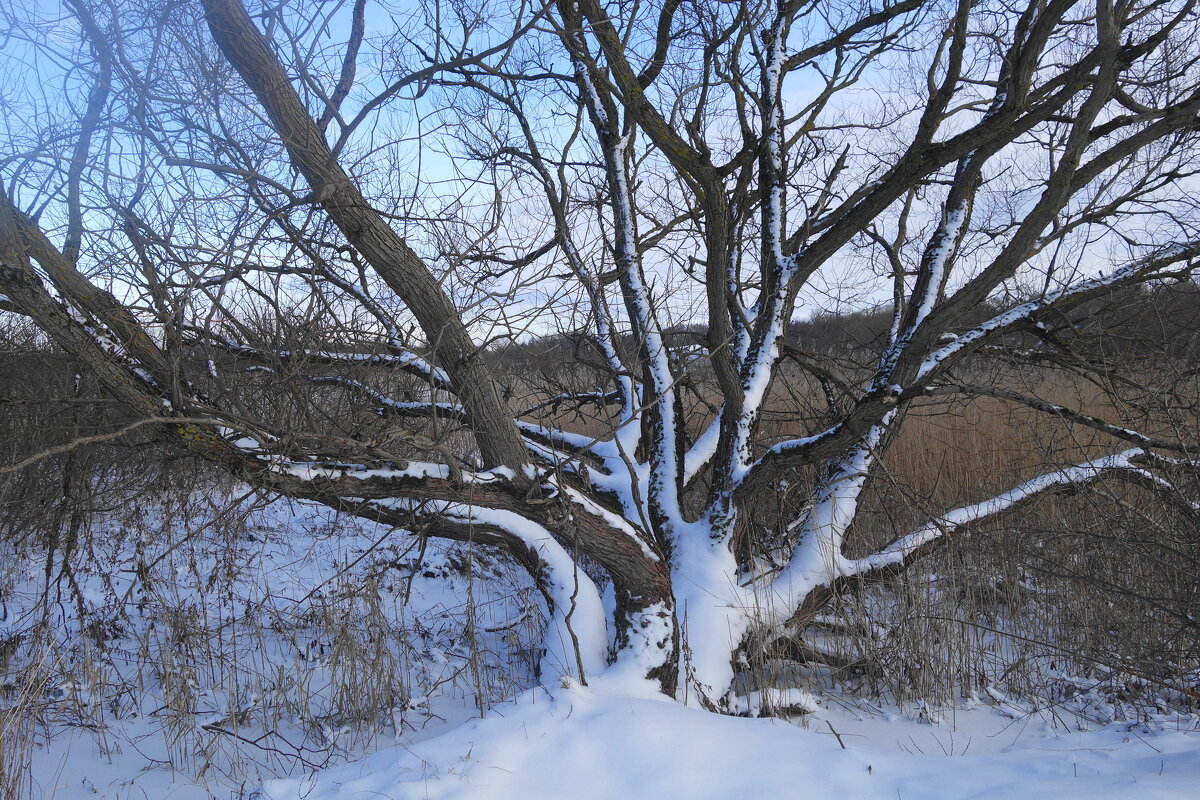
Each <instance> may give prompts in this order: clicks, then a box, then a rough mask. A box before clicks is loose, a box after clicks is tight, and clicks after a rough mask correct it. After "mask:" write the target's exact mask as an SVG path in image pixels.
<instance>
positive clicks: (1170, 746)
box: [262, 681, 1200, 800]
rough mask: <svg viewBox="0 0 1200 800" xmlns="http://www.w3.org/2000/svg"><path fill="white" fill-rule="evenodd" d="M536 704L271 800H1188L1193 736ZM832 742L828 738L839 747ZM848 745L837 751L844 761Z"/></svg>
mask: <svg viewBox="0 0 1200 800" xmlns="http://www.w3.org/2000/svg"><path fill="white" fill-rule="evenodd" d="M552 691H553V693H551V692H550V691H546V690H541V689H539V690H534V691H531V692H528V693H526V694H524V695H522V696H521V697H520V698H518V699H516V700H514V701H512V702H509V703H506V704H504V705H502V706H499V707H497V708H496V709H494V710H493V712H492V713H491V714H489V715H488V717H487V718H486V719H483V720H476V721H473V722H470V723H468V724H466V725H462V726H459V727H456V728H454V729H452V730H450V731H449V732H447V733H445V734H443V735H441V736H438V737H436V738H433V739H429V740H426V741H422V742H417V743H412V744H405V745H400V746H396V747H391V748H386V749H384V750H382V751H380V752H378V753H375V754H374V755H371V756H369V757H367V758H365V759H362V760H360V761H356V762H353V763H350V764H345V765H343V766H340V767H336V768H333V769H330V770H326V771H324V772H322V773H320V774H318V775H315V776H312V777H310V778H304V779H299V780H284V781H272V782H270V783H268V784H267V785H266V786H265V787H264V788H263V793H262V796H263V797H264V798H269V800H300V798H307V800H335V798H336V800H368V798H371V800H380V799H381V798H444V799H447V800H448V799H449V798H463V799H465V798H487V800H509V798H511V800H531V799H532V798H545V799H546V800H550V799H551V798H566V797H569V798H574V799H575V800H592V798H595V800H607V799H608V798H616V797H637V798H679V799H680V800H684V799H685V798H688V799H690V800H697V799H700V798H712V800H719V799H722V798H725V799H727V798H793V797H795V798H799V797H813V798H822V797H830V798H876V797H877V798H967V797H979V798H1022V799H1025V798H1039V797H1054V798H1074V797H1078V798H1100V797H1111V798H1170V797H1178V798H1195V797H1197V795H1198V793H1200V734H1196V733H1193V734H1186V733H1182V732H1175V731H1164V730H1157V731H1154V732H1150V731H1148V730H1147V729H1146V728H1144V727H1139V726H1134V727H1130V726H1128V725H1109V726H1106V727H1104V728H1102V729H1100V730H1093V731H1087V732H1083V731H1079V730H1065V729H1063V728H1062V727H1058V728H1057V729H1056V728H1055V726H1054V725H1052V724H1050V722H1049V719H1050V718H1048V717H1045V716H1042V715H1040V714H1038V715H1032V716H1030V717H1027V718H1024V719H1019V720H1014V719H1012V718H1009V717H1007V716H1005V715H1003V714H1002V713H1000V712H998V711H996V710H995V709H992V708H990V707H986V706H976V707H973V708H968V709H962V710H959V711H957V712H955V713H954V714H953V715H952V716H951V717H948V718H947V719H944V720H943V721H942V722H940V723H939V724H936V725H934V724H928V723H921V722H918V721H915V720H913V719H911V718H906V717H902V716H896V715H887V714H881V713H878V712H875V711H870V710H869V709H866V708H865V707H862V706H860V707H858V708H855V707H854V706H853V705H848V704H835V705H833V706H821V707H818V708H817V710H816V711H815V712H814V713H812V714H810V715H808V716H807V720H806V722H807V726H808V728H807V729H803V728H801V727H799V726H797V725H795V724H789V723H787V722H781V721H778V720H771V719H744V718H737V717H724V716H718V715H715V714H709V713H706V712H703V711H698V710H695V709H690V708H686V707H684V706H681V705H679V704H676V703H674V702H670V701H667V700H664V699H663V698H661V697H660V696H656V695H655V694H654V692H653V689H652V687H648V686H637V685H630V684H628V683H622V684H619V685H609V684H606V683H605V682H603V681H600V682H598V683H595V684H594V685H592V686H588V687H582V686H571V687H567V688H563V689H561V690H552ZM835 732H836V733H835ZM843 745H844V747H843Z"/></svg>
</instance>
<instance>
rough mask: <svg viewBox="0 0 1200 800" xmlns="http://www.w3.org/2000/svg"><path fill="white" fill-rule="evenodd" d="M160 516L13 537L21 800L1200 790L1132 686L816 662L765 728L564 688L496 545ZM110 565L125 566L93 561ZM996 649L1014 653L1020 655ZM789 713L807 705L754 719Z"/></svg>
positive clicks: (6, 649) (1185, 714)
mask: <svg viewBox="0 0 1200 800" xmlns="http://www.w3.org/2000/svg"><path fill="white" fill-rule="evenodd" d="M198 497H203V498H204V501H203V502H199V501H198V500H197V498H198ZM144 509H145V506H142V507H141V510H138V508H137V507H136V506H132V505H131V506H127V507H125V508H122V509H114V510H112V511H110V512H108V513H106V514H104V515H102V518H101V519H99V520H98V521H94V523H93V527H92V528H91V529H90V531H89V532H88V533H89V535H88V536H87V537H86V538H84V539H81V542H82V541H86V547H87V548H88V549H89V552H88V553H87V554H86V556H87V557H86V558H85V557H79V556H76V557H75V559H74V562H75V565H74V566H73V567H68V569H66V570H63V566H62V563H61V562H59V561H54V562H51V563H47V562H46V561H45V559H44V557H42V558H36V557H34V553H35V552H36V550H33V549H30V548H27V547H22V545H21V544H20V543H14V542H11V541H6V542H4V544H3V547H4V548H5V553H4V555H3V563H4V565H5V568H4V573H3V578H2V580H3V583H2V584H0V592H2V598H3V609H2V610H3V628H2V630H0V643H2V645H3V649H2V650H0V655H2V657H3V659H4V661H3V667H4V668H5V684H4V687H3V688H4V695H3V700H2V705H0V729H2V730H3V749H2V751H0V755H2V758H3V761H2V762H0V765H2V767H0V774H2V775H3V778H4V788H3V793H4V796H5V797H6V798H63V799H66V798H72V799H73V798H97V797H104V798H114V799H115V798H153V799H157V798H164V800H165V799H166V798H179V799H180V800H182V799H184V798H187V799H189V800H190V799H191V798H209V797H216V798H260V800H267V799H268V798H270V800H284V799H285V798H289V799H290V798H297V799H299V798H311V800H317V799H318V798H322V799H323V798H348V799H358V798H363V799H364V800H365V798H487V799H488V800H500V799H501V798H514V799H515V798H560V797H573V798H598V799H599V798H611V797H646V798H714V800H715V799H716V798H733V797H739V796H754V797H762V798H768V797H779V798H788V797H879V798H894V797H901V798H935V797H936V798H964V797H987V798H1028V797H1056V798H1057V797H1061V798H1067V797H1080V798H1084V797H1087V798H1096V797H1113V798H1118V797H1119V798H1134V797H1138V798H1168V797H1179V798H1191V797H1195V796H1196V787H1197V786H1200V717H1198V716H1197V715H1196V714H1195V713H1194V711H1193V712H1189V711H1188V710H1187V708H1186V704H1184V703H1181V702H1180V698H1179V696H1178V695H1175V694H1172V693H1171V692H1168V691H1161V692H1159V697H1158V699H1157V701H1156V700H1155V699H1154V697H1153V693H1150V695H1147V697H1150V699H1149V700H1147V699H1146V697H1142V698H1139V699H1138V700H1137V702H1132V701H1128V702H1127V701H1125V700H1123V699H1122V696H1121V693H1120V692H1119V691H1117V690H1116V689H1115V688H1114V687H1115V686H1116V683H1117V682H1115V681H1114V680H1112V676H1111V675H1109V676H1107V678H1106V676H1105V675H1104V674H1097V675H1093V676H1089V677H1087V678H1082V677H1079V676H1069V675H1066V674H1056V675H1053V676H1052V678H1051V679H1048V680H1047V681H1046V683H1045V684H1044V685H1043V686H1042V687H1041V689H1040V691H1041V694H1042V696H1037V694H1036V693H1026V694H1025V696H1021V697H1018V696H1016V695H1013V694H1010V691H1009V689H1010V688H1011V687H1009V686H1008V684H1007V683H1006V680H1007V679H1008V677H1011V676H1006V675H1005V674H1004V670H1001V669H1000V668H999V667H997V670H998V671H997V672H996V673H995V674H993V675H991V678H990V679H991V681H992V682H990V683H989V684H987V685H986V686H984V687H982V690H981V691H978V692H975V691H972V692H968V693H966V695H965V696H959V697H958V698H956V699H954V700H953V701H947V702H939V703H936V704H935V703H929V702H925V701H920V700H917V701H913V700H897V699H896V698H895V697H894V696H890V695H889V694H888V693H887V692H886V691H885V692H882V693H875V694H872V693H871V692H869V691H866V690H865V684H855V683H854V682H853V681H849V682H848V681H846V680H833V679H832V677H831V676H830V674H828V673H827V672H824V673H822V672H818V671H815V670H814V671H811V672H796V673H795V674H794V675H792V676H791V679H790V680H785V681H779V682H777V684H783V685H782V686H781V685H776V686H774V687H772V688H765V689H763V690H761V691H756V692H755V691H748V690H747V691H746V693H745V695H744V696H743V697H742V702H743V705H742V709H741V710H742V711H743V713H744V714H745V715H746V716H745V717H734V716H720V715H715V714H711V713H707V712H704V711H700V710H697V709H693V708H688V707H686V706H685V705H683V704H678V703H674V702H671V701H669V700H667V699H666V698H664V697H663V696H662V695H661V694H660V693H659V692H657V691H656V689H655V688H654V687H653V686H652V685H650V684H649V683H646V682H643V681H641V680H638V679H632V680H622V679H620V678H615V677H611V676H607V677H603V678H599V679H593V680H591V681H589V685H587V686H582V685H579V683H578V682H575V681H571V680H565V679H561V678H558V679H556V678H555V674H556V673H555V667H556V665H555V664H553V663H549V664H545V665H544V668H543V676H542V681H541V683H540V685H539V681H538V679H537V678H535V677H534V674H533V658H534V655H533V652H532V650H533V648H534V647H535V645H534V642H536V641H538V640H539V631H538V627H539V626H540V624H541V623H540V621H539V618H540V612H538V610H537V606H538V603H537V600H536V599H535V597H534V595H533V593H532V591H531V588H530V587H529V586H527V585H524V584H523V583H522V581H521V580H519V579H518V578H517V577H515V576H514V573H513V572H512V571H511V570H509V569H506V568H504V567H503V565H502V564H501V563H500V562H499V561H497V560H495V559H494V558H493V557H491V556H490V555H488V554H487V553H484V552H482V551H477V552H476V553H474V554H472V553H471V552H470V551H468V550H467V549H465V548H455V549H448V548H447V547H446V546H445V545H442V544H438V543H436V542H430V543H427V546H426V547H424V549H423V550H422V545H421V543H420V541H419V540H411V539H407V538H398V537H396V536H394V535H389V534H388V531H387V529H385V528H382V527H376V526H372V525H370V524H368V523H363V522H361V521H352V520H345V519H339V518H337V517H335V516H332V515H331V513H330V512H329V511H328V510H327V509H322V508H320V507H318V506H315V505H306V504H303V503H299V502H294V501H291V502H289V501H276V502H272V503H261V502H260V503H255V502H253V501H251V500H250V499H249V498H246V497H240V499H239V493H238V492H237V490H236V489H234V488H229V487H225V488H219V489H210V490H209V491H208V492H207V493H196V494H194V495H193V496H192V500H191V501H190V502H188V503H172V502H168V501H165V500H164V501H161V502H159V503H158V504H157V505H156V506H154V507H153V510H152V511H149V512H147V511H145V510H144ZM106 563H107V564H113V563H116V564H118V565H119V567H118V568H117V569H111V568H108V569H100V568H98V567H96V566H85V565H99V564H106ZM81 619H82V620H87V621H88V622H87V624H86V625H84V626H82V627H81V626H80V624H79V621H80V620H81ZM990 646H991V647H992V650H993V652H994V654H995V655H996V657H997V661H996V664H997V665H999V664H1001V662H1002V660H1003V659H1001V658H1000V656H1001V655H1002V654H1007V657H1009V658H1012V657H1013V656H1014V655H1016V654H1017V653H1018V649H1019V648H1018V649H1013V648H1014V645H1013V642H1005V641H1004V640H1003V637H997V639H996V640H995V641H993V642H992V643H991V645H990ZM1015 666H1016V665H1015V664H1011V663H1010V664H1008V666H1007V669H1008V670H1009V671H1013V672H1015V671H1018V670H1017V669H1015ZM1042 669H1043V670H1045V671H1048V670H1051V666H1050V665H1049V664H1046V663H1044V664H1043V666H1042ZM856 688H857V689H859V691H855V689H856ZM481 709H483V711H482V712H481ZM770 711H773V712H774V714H775V716H776V717H781V718H783V719H779V718H775V719H772V718H759V719H754V718H748V717H752V716H755V715H757V714H759V713H766V712H770ZM784 720H786V721H784Z"/></svg>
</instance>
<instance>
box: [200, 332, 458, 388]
mask: <svg viewBox="0 0 1200 800" xmlns="http://www.w3.org/2000/svg"><path fill="white" fill-rule="evenodd" d="M198 338H203V340H205V341H207V342H209V343H211V344H213V345H215V346H216V347H219V348H220V349H222V350H225V351H226V352H229V353H232V354H234V355H237V356H241V357H243V358H251V359H255V360H260V361H304V362H307V363H311V364H322V365H333V364H352V365H355V366H364V367H390V368H393V369H398V370H400V371H401V372H406V373H408V374H410V375H414V376H416V377H418V378H421V379H423V380H427V381H429V382H430V383H432V384H433V385H434V386H435V387H436V388H438V389H442V390H445V391H453V387H452V385H451V383H450V376H449V375H447V374H446V372H445V371H444V370H442V369H440V368H438V367H435V366H433V365H432V364H430V363H429V362H428V361H426V360H425V359H424V358H422V357H421V356H419V355H417V354H416V353H413V352H409V351H400V352H392V353H354V352H338V351H334V350H307V349H305V350H264V349H262V348H258V347H251V346H250V345H245V344H241V343H239V342H235V341H233V340H232V339H226V338H224V337H222V336H217V335H216V334H213V333H211V332H208V331H204V332H202V336H201V337H198ZM393 349H395V348H393Z"/></svg>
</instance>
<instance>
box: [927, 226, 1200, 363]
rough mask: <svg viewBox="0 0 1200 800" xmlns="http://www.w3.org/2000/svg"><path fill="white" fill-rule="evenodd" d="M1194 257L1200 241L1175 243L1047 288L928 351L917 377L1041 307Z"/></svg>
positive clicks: (1032, 318) (1025, 320) (1081, 296)
mask: <svg viewBox="0 0 1200 800" xmlns="http://www.w3.org/2000/svg"><path fill="white" fill-rule="evenodd" d="M1197 257H1200V241H1191V242H1187V243H1183V244H1174V245H1171V246H1169V247H1164V248H1161V249H1159V250H1157V251H1155V252H1153V253H1151V254H1150V255H1147V256H1145V257H1143V258H1140V259H1137V260H1135V261H1133V262H1131V263H1129V264H1126V265H1125V266H1124V267H1121V268H1120V269H1116V270H1113V271H1112V272H1109V273H1107V274H1105V275H1100V276H1098V277H1095V278H1088V279H1086V280H1082V281H1079V282H1077V283H1073V284H1071V285H1069V286H1065V287H1063V288H1061V289H1057V290H1055V291H1052V292H1048V293H1047V294H1046V295H1045V296H1043V297H1040V298H1038V299H1036V300H1030V301H1029V302H1026V303H1021V304H1020V305H1018V306H1015V307H1013V308H1010V309H1009V310H1008V311H1005V312H1003V313H1002V314H997V315H996V316H994V317H992V318H991V319H989V320H987V321H986V322H984V323H983V324H981V325H978V326H976V327H975V328H973V329H972V330H970V331H967V332H966V333H964V334H962V335H961V336H959V337H957V338H956V339H954V340H953V341H951V342H949V343H947V344H945V345H943V346H942V347H940V348H938V349H936V350H934V351H932V352H931V353H929V355H928V356H926V358H925V360H924V361H923V362H922V364H921V366H920V369H919V370H918V374H917V380H921V379H923V378H925V377H926V376H928V375H930V374H931V373H933V372H934V371H935V370H937V369H939V366H940V365H941V364H942V363H943V362H946V361H947V360H951V359H953V358H954V357H956V356H958V355H960V354H962V353H965V352H968V351H970V350H973V349H974V347H975V346H976V345H978V344H980V343H981V342H983V341H986V340H987V339H988V338H991V337H993V336H995V335H996V334H998V333H1002V332H1004V331H1008V330H1011V329H1012V328H1014V327H1017V326H1018V325H1022V324H1025V323H1028V322H1032V321H1035V317H1036V315H1037V314H1038V313H1039V312H1041V311H1045V310H1046V309H1049V308H1051V307H1053V306H1057V305H1061V304H1063V303H1064V302H1069V301H1079V300H1083V299H1085V298H1087V297H1088V296H1089V295H1092V294H1095V293H1096V292H1098V291H1101V290H1103V289H1106V288H1108V287H1111V286H1118V285H1120V284H1123V283H1126V282H1129V281H1131V280H1135V279H1145V278H1149V277H1154V276H1155V275H1156V274H1160V273H1161V271H1162V270H1164V269H1166V268H1167V267H1169V266H1171V265H1173V264H1176V263H1178V262H1180V261H1184V260H1188V259H1194V258H1197Z"/></svg>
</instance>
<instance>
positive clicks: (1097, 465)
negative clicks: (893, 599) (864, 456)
mask: <svg viewBox="0 0 1200 800" xmlns="http://www.w3.org/2000/svg"><path fill="white" fill-rule="evenodd" d="M1144 455H1145V451H1144V450H1142V448H1140V447H1135V448H1133V449H1130V450H1125V451H1123V452H1120V453H1116V454H1113V455H1108V456H1103V457H1101V458H1097V459H1093V460H1092V461H1086V462H1084V463H1082V464H1078V465H1076V466H1073V467H1067V468H1065V469H1061V470H1057V471H1055V472H1049V473H1046V474H1045V475H1039V476H1038V477H1036V478H1033V479H1031V480H1028V481H1026V482H1025V483H1022V484H1021V485H1020V486H1017V487H1016V488H1014V489H1010V490H1009V491H1007V492H1005V493H1003V494H1001V495H997V496H996V497H993V498H990V499H988V500H984V501H983V502H981V503H975V504H974V505H969V506H962V507H960V508H956V509H954V510H952V511H947V512H946V513H944V514H942V515H940V516H938V517H937V518H936V519H934V520H932V521H930V522H929V523H927V524H926V525H924V526H923V527H921V528H918V529H917V530H915V531H913V532H912V533H909V534H908V535H906V536H902V537H900V538H899V539H897V540H896V541H895V542H893V543H892V544H890V545H888V546H887V547H886V548H884V549H883V550H881V551H879V552H877V553H874V554H872V555H869V556H867V557H865V558H860V559H858V560H856V561H851V562H849V563H848V565H844V566H843V567H842V569H841V572H842V573H843V575H846V576H854V575H865V574H866V573H869V572H875V571H878V570H883V569H886V568H888V567H896V566H902V565H903V564H904V563H905V562H906V561H907V560H908V559H909V558H910V557H912V556H913V555H915V554H916V553H918V552H919V551H920V550H921V549H922V548H924V547H925V546H926V545H929V544H930V543H931V542H934V541H936V540H939V539H942V538H944V537H946V536H949V535H951V534H953V533H954V532H956V531H957V530H959V529H961V528H962V527H964V526H966V525H969V524H971V523H974V522H978V521H980V520H983V519H986V518H988V517H991V516H995V515H996V514H1000V513H1003V512H1005V511H1008V510H1010V509H1012V508H1014V507H1015V506H1017V505H1019V504H1022V503H1026V502H1028V501H1030V500H1032V499H1033V498H1035V497H1038V496H1040V495H1043V494H1046V493H1048V492H1052V491H1057V490H1063V489H1069V488H1070V487H1073V486H1082V485H1085V484H1088V483H1092V482H1093V481H1096V480H1098V479H1100V478H1102V477H1103V476H1105V475H1106V474H1108V473H1112V472H1118V471H1128V472H1131V473H1134V474H1136V475H1137V476H1138V477H1139V478H1141V479H1143V480H1144V481H1147V482H1149V483H1151V484H1154V485H1158V486H1161V487H1162V488H1165V489H1166V488H1169V489H1171V490H1174V487H1173V486H1172V485H1171V484H1170V483H1169V482H1168V481H1165V480H1163V479H1162V478H1159V477H1158V476H1156V475H1154V474H1152V473H1150V472H1149V471H1147V470H1146V469H1145V468H1144V467H1143V466H1142V465H1141V464H1140V463H1139V460H1140V459H1141V457H1142V456H1144Z"/></svg>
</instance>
